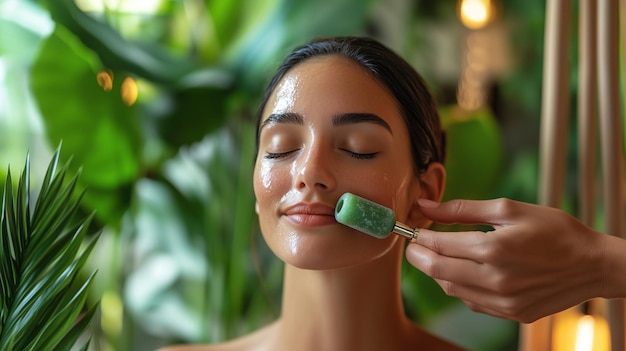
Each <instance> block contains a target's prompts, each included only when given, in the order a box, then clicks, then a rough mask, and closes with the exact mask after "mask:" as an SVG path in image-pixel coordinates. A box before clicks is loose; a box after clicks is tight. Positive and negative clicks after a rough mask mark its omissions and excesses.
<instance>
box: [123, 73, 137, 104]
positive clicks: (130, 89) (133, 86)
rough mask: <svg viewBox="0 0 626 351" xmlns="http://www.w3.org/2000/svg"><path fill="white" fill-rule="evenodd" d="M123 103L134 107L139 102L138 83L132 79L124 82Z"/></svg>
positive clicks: (129, 78)
mask: <svg viewBox="0 0 626 351" xmlns="http://www.w3.org/2000/svg"><path fill="white" fill-rule="evenodd" d="M121 94H122V101H124V103H125V104H126V105H128V106H131V105H133V104H134V103H135V102H136V101H137V95H138V94H139V89H138V88H137V82H136V81H135V80H134V79H132V78H131V77H126V78H124V81H123V82H122V91H121Z"/></svg>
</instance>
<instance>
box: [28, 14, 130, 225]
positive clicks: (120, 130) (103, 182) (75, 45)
mask: <svg viewBox="0 0 626 351" xmlns="http://www.w3.org/2000/svg"><path fill="white" fill-rule="evenodd" d="M102 68H103V67H102V66H101V64H100V62H99V60H98V59H97V57H96V56H95V55H94V54H93V53H92V52H91V51H89V50H87V49H86V48H85V47H84V46H83V45H82V44H81V43H80V41H78V40H77V38H76V37H74V36H73V35H72V34H71V33H69V32H68V31H67V30H65V29H64V28H63V27H60V26H57V28H56V29H55V31H54V33H53V34H52V35H51V36H50V37H49V38H48V39H46V40H45V42H44V43H43V45H42V48H41V51H40V54H39V57H38V59H37V60H36V62H35V63H34V64H33V67H32V91H33V94H34V95H35V97H36V100H37V104H38V106H39V109H40V111H41V114H42V118H43V120H44V122H45V125H46V132H47V138H48V140H49V142H50V143H51V144H58V143H59V142H61V141H62V142H63V145H64V147H63V152H64V153H65V154H67V155H70V154H71V155H73V157H74V159H75V160H76V162H77V163H78V164H81V165H84V167H85V169H84V172H83V175H82V178H81V181H82V183H83V184H85V185H86V186H87V187H89V188H90V189H94V192H96V191H97V192H98V197H97V198H93V197H89V198H86V199H85V203H86V204H87V205H89V207H91V208H98V209H99V210H100V212H99V216H100V218H104V219H105V220H107V221H110V222H113V221H114V220H115V218H117V216H119V213H116V212H114V211H119V209H123V208H125V207H126V206H127V205H125V204H124V202H123V196H120V192H124V191H128V189H126V187H127V185H128V184H130V183H132V182H133V181H134V180H135V179H136V178H137V176H138V173H139V155H140V150H141V145H140V141H141V137H140V131H139V121H138V116H137V112H136V110H135V108H133V107H129V106H127V105H125V104H124V103H123V101H122V99H121V97H120V96H121V93H120V91H121V88H120V86H121V80H122V79H121V78H123V77H115V80H114V84H113V88H112V90H111V91H105V90H104V89H103V88H102V87H100V86H99V85H98V83H97V80H96V75H97V73H98V72H99V71H100V70H101V69H102ZM116 209H117V210H116Z"/></svg>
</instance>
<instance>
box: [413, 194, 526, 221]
mask: <svg viewBox="0 0 626 351" xmlns="http://www.w3.org/2000/svg"><path fill="white" fill-rule="evenodd" d="M418 204H419V206H420V210H421V212H422V213H423V214H424V215H425V216H426V217H428V218H429V219H432V220H434V221H436V222H439V223H461V224H488V225H494V226H496V225H503V224H506V223H507V222H508V221H509V220H510V217H511V216H512V215H514V214H515V213H517V212H519V211H522V210H523V209H524V208H525V204H524V203H521V202H517V201H514V200H510V199H494V200H450V201H446V202H442V203H437V202H434V201H430V200H425V199H419V200H418Z"/></svg>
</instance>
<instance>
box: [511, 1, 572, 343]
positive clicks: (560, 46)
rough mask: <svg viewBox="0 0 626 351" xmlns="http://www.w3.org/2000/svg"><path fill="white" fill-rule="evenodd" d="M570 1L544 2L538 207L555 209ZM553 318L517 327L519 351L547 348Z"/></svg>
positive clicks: (561, 171)
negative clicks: (518, 330)
mask: <svg viewBox="0 0 626 351" xmlns="http://www.w3.org/2000/svg"><path fill="white" fill-rule="evenodd" d="M570 9H571V0H548V1H547V3H546V24H545V37H544V53H543V57H544V62H543V83H542V84H543V90H542V105H541V131H540V141H539V142H540V145H539V146H540V154H539V157H540V160H539V161H540V165H539V167H540V169H539V203H540V204H541V205H545V206H551V207H559V206H560V203H561V198H562V196H563V190H564V189H563V184H564V179H565V168H566V154H567V130H568V125H569V123H568V121H569V108H568V93H569V89H568V82H569V79H568V76H569V58H568V49H569V45H568V44H569V30H570V24H569V18H570ZM552 320H553V317H551V316H548V317H545V318H542V319H540V320H538V321H536V322H534V323H530V324H525V325H522V326H521V330H520V350H521V351H544V350H545V351H547V350H550V348H551V343H552V340H551V331H552Z"/></svg>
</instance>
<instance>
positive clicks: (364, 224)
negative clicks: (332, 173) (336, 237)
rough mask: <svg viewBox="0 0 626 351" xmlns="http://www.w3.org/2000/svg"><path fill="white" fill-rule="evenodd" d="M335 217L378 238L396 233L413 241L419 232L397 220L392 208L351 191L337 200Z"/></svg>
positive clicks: (417, 229) (338, 220) (342, 222)
mask: <svg viewBox="0 0 626 351" xmlns="http://www.w3.org/2000/svg"><path fill="white" fill-rule="evenodd" d="M335 219H336V220H337V222H339V223H341V224H343V225H346V226H348V227H350V228H353V229H356V230H359V231H361V232H363V233H365V234H368V235H371V236H373V237H375V238H378V239H384V238H386V237H388V236H389V234H391V233H396V234H398V235H401V236H403V237H405V238H407V239H409V240H411V241H413V240H415V239H417V235H418V234H419V228H416V229H412V228H410V227H409V226H407V225H406V224H403V223H400V222H398V221H396V215H395V213H393V211H392V210H391V209H390V208H387V207H385V206H383V205H380V204H377V203H375V202H373V201H370V200H367V199H364V198H362V197H360V196H357V195H354V194H351V193H345V194H343V195H341V197H340V198H339V201H337V206H335Z"/></svg>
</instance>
